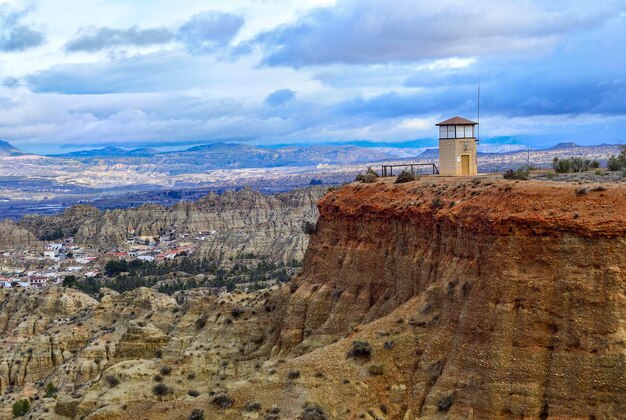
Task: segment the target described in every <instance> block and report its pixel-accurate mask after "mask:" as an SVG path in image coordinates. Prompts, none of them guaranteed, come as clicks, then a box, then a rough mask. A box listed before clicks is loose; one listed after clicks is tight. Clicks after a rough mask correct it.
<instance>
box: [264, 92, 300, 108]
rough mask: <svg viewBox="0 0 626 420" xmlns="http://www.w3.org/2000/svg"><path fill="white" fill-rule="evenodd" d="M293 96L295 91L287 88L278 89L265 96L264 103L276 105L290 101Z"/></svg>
mask: <svg viewBox="0 0 626 420" xmlns="http://www.w3.org/2000/svg"><path fill="white" fill-rule="evenodd" d="M295 97H296V92H294V91H292V90H289V89H280V90H277V91H276V92H272V93H270V94H269V95H268V96H267V98H265V103H266V104H267V105H271V106H278V105H282V104H284V103H286V102H289V101H291V100H292V99H293V98H295Z"/></svg>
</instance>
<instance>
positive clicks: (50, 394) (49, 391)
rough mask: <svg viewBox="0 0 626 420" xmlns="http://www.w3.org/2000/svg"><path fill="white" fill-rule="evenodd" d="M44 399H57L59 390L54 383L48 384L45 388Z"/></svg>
mask: <svg viewBox="0 0 626 420" xmlns="http://www.w3.org/2000/svg"><path fill="white" fill-rule="evenodd" d="M44 391H45V394H44V398H56V396H57V393H58V392H59V389H58V388H57V387H56V386H54V384H53V383H52V382H48V385H46V388H45V390H44Z"/></svg>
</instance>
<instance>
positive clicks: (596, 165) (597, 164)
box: [589, 160, 600, 169]
mask: <svg viewBox="0 0 626 420" xmlns="http://www.w3.org/2000/svg"><path fill="white" fill-rule="evenodd" d="M589 167H590V168H592V169H598V168H599V167H600V162H598V161H597V160H592V161H591V163H590V164H589Z"/></svg>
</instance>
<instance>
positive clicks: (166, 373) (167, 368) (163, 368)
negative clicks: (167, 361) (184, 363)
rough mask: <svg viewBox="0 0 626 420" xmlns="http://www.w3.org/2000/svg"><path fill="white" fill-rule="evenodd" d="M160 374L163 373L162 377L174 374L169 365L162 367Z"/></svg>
mask: <svg viewBox="0 0 626 420" xmlns="http://www.w3.org/2000/svg"><path fill="white" fill-rule="evenodd" d="M159 372H161V375H163V376H167V375H169V374H170V373H172V368H171V367H169V366H167V365H164V366H161V369H160V370H159Z"/></svg>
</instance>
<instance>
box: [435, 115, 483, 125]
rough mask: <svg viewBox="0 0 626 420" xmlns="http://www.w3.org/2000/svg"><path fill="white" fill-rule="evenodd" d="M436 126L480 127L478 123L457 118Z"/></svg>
mask: <svg viewBox="0 0 626 420" xmlns="http://www.w3.org/2000/svg"><path fill="white" fill-rule="evenodd" d="M435 125H478V123H477V122H474V121H470V120H467V119H465V118H462V117H459V116H456V117H452V118H450V119H447V120H445V121H441V122H440V123H437V124H435Z"/></svg>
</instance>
